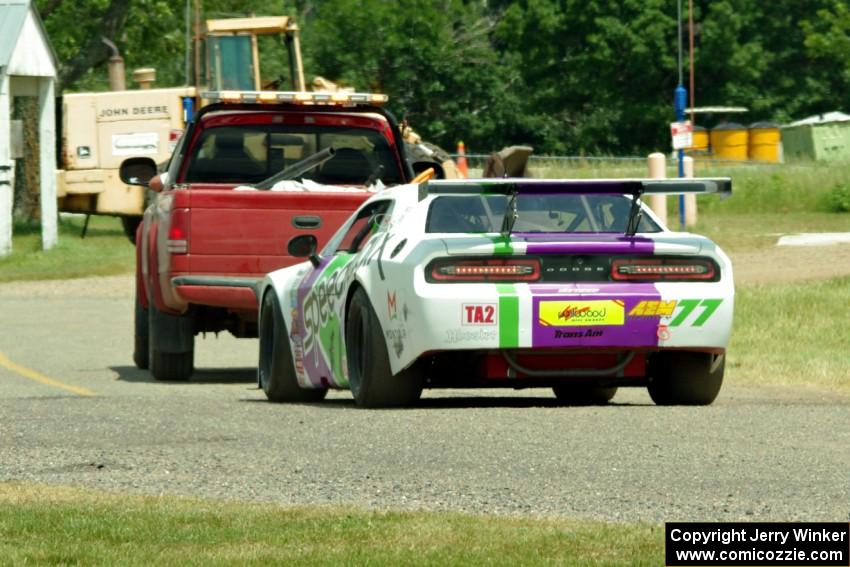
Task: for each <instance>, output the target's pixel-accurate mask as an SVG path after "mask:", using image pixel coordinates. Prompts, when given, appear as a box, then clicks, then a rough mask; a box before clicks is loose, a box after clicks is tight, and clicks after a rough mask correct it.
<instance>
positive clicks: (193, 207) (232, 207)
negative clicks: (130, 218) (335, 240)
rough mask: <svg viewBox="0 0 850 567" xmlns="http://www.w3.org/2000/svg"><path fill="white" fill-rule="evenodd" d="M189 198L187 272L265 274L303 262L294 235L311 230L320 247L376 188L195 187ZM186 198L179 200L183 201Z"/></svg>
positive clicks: (188, 193)
mask: <svg viewBox="0 0 850 567" xmlns="http://www.w3.org/2000/svg"><path fill="white" fill-rule="evenodd" d="M185 195H186V197H187V198H188V202H187V204H186V207H187V208H188V227H187V228H188V232H189V238H188V240H189V242H188V272H190V273H192V274H218V275H238V276H250V275H264V274H266V273H268V272H270V271H272V270H276V269H278V268H281V267H284V266H289V265H292V264H294V263H297V262H300V261H302V259H300V258H293V257H291V256H289V255H288V254H287V251H286V249H287V244H288V242H289V240H290V239H291V238H292V237H293V236H296V235H298V234H305V233H312V234H314V235H316V237H317V238H318V240H319V247H320V248H321V247H322V246H324V244H325V243H326V242H327V241H328V239H329V238H330V237H331V236H333V234H334V233H335V232H336V230H337V229H338V228H339V227H340V226H341V225H342V224H343V223H344V222H345V221H346V220H347V219H348V217H349V216H350V215H351V213H352V212H353V211H354V210H355V209H356V208H357V207H359V206H360V204H361V203H362V202H363V201H365V200H366V199H367V198H368V197H369V196H370V195H371V193H368V192H366V191H363V192H356V193H339V192H337V193H331V192H329V193H318V192H310V193H306V192H304V193H301V192H285V191H279V192H278V191H235V190H233V189H211V188H200V187H198V188H195V187H193V188H192V189H190V190H188V191H185ZM183 200H184V199H179V200H178V202H177V203H175V205H176V206H175V208H178V207H180V206H182V203H180V202H179V201H183Z"/></svg>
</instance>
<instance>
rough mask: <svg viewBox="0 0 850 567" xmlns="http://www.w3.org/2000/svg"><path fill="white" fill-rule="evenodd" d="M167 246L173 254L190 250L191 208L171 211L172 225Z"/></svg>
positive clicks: (169, 228) (169, 229)
mask: <svg viewBox="0 0 850 567" xmlns="http://www.w3.org/2000/svg"><path fill="white" fill-rule="evenodd" d="M165 246H166V248H167V249H168V252H170V253H171V254H185V253H187V252H188V251H189V209H174V210H173V211H171V225H170V226H169V227H168V239H167V240H166V242H165Z"/></svg>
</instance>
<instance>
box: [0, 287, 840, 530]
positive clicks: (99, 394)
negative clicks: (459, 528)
mask: <svg viewBox="0 0 850 567" xmlns="http://www.w3.org/2000/svg"><path fill="white" fill-rule="evenodd" d="M119 284H120V285H124V284H126V286H127V290H129V289H130V283H129V280H127V281H126V282H124V280H120V281H119ZM98 285H99V284H97V282H95V283H93V284H80V283H79V282H77V283H65V282H60V283H54V284H50V285H49V286H48V287H47V288H44V289H48V290H49V292H45V291H44V289H43V288H42V287H38V286H36V287H34V288H32V289H34V290H35V292H34V293H35V295H36V296H37V297H29V298H28V297H27V295H28V294H30V292H31V290H30V291H27V287H26V286H24V287H21V286H20V285H19V286H18V287H11V288H10V287H8V286H5V287H4V286H0V353H2V358H0V481H8V480H16V481H33V482H42V483H50V484H69V485H79V486H88V487H94V488H103V489H108V490H119V491H132V492H137V493H146V494H161V493H174V494H188V495H197V496H202V497H212V498H228V499H240V500H258V501H272V502H280V503H284V504H301V503H328V504H330V503H334V504H337V503H347V504H354V505H365V506H377V507H388V506H389V507H411V508H429V509H451V510H464V511H471V512H492V513H503V514H514V513H521V514H526V513H530V514H542V515H560V516H567V517H580V518H595V519H603V520H615V521H621V520H646V521H662V520H674V519H678V520H700V519H702V520H736V519H746V520H841V521H846V520H847V518H848V514H850V399H848V398H836V397H834V396H828V395H824V396H821V395H818V394H812V393H798V392H794V391H790V390H787V389H759V390H756V389H748V388H743V387H736V386H735V384H734V383H731V384H728V385H727V387H726V388H725V389H724V391H723V392H722V393H721V397H720V399H719V400H718V401H717V402H716V403H715V405H713V406H711V407H708V408H658V407H655V406H653V405H652V404H651V403H650V400H649V397H648V396H647V395H646V393H645V392H644V391H642V390H631V391H623V390H621V392H620V393H618V395H617V397H616V398H615V399H614V401H615V404H614V405H612V406H609V407H604V408H567V407H558V406H556V405H555V404H554V401H553V398H552V397H551V396H550V394H549V392H548V391H544V390H539V391H531V392H528V393H526V392H519V393H517V392H513V391H507V392H501V391H493V392H486V391H485V392H482V391H470V390H464V391H446V390H442V391H435V392H427V393H426V397H425V398H424V400H423V403H422V404H421V406H420V407H418V408H416V409H409V410H392V411H389V410H388V411H362V410H358V409H356V408H355V407H354V406H353V403H352V401H351V398H350V395H349V394H348V393H347V392H339V393H333V394H332V395H331V396H329V399H328V400H327V401H326V402H324V403H322V404H318V405H303V406H285V405H273V404H269V403H266V402H265V401H264V396H263V395H262V392H260V391H258V390H257V389H256V388H255V386H254V382H253V380H254V369H253V365H254V364H255V360H256V349H257V343H256V341H248V340H246V341H237V340H235V339H232V338H230V337H227V336H224V335H222V336H220V337H219V338H217V339H216V338H214V337H208V338H207V339H206V340H202V341H199V343H198V352H197V362H198V365H199V366H200V368H201V370H200V371H199V372H198V373H197V374H196V376H195V378H194V380H193V381H192V382H191V383H188V384H167V383H157V382H154V381H152V380H151V379H150V378H149V376H148V375H147V373H145V372H141V371H138V370H136V369H135V368H134V367H133V366H132V362H131V361H130V353H131V348H132V340H131V339H132V338H131V336H130V330H131V307H132V305H131V302H130V299H129V291H128V292H127V293H125V292H124V289H123V288H119V289H118V290H117V291H115V290H113V293H108V294H106V295H107V296H108V297H107V298H106V299H96V298H93V297H91V295H93V293H95V292H97V290H98ZM113 287H114V286H113ZM92 290H94V292H93V291H92ZM48 380H52V381H53V382H49V381H48ZM66 387H70V389H67V388H66ZM87 393H92V394H94V395H84V394H87Z"/></svg>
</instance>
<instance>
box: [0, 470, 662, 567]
mask: <svg viewBox="0 0 850 567" xmlns="http://www.w3.org/2000/svg"><path fill="white" fill-rule="evenodd" d="M662 562H663V527H662V526H659V525H650V524H605V523H599V522H582V521H570V520H560V519H532V518H504V517H494V516H472V515H462V514H457V513H442V512H391V511H364V510H358V509H353V508H341V507H310V508H284V507H279V506H273V505H261V504H239V503H229V502H210V501H201V500H190V499H184V498H176V497H159V498H157V497H139V496H128V495H110V494H106V493H101V492H93V491H87V490H80V489H72V488H63V487H48V486H36V485H26V484H17V483H0V565H23V564H30V563H35V564H65V565H72V564H82V565H92V564H108V565H150V564H157V565H246V564H248V565H375V566H381V565H388V566H395V565H512V566H513V565H565V564H581V565H626V564H629V565H659V564H661V563H662Z"/></svg>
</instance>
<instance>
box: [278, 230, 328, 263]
mask: <svg viewBox="0 0 850 567" xmlns="http://www.w3.org/2000/svg"><path fill="white" fill-rule="evenodd" d="M318 246H319V241H318V240H316V237H315V236H314V235H312V234H299V235H298V236H296V237H294V238H292V239H291V240H290V241H289V245H287V247H286V249H287V252H289V255H290V256H292V257H293V258H309V259H310V263H311V264H313V267H314V268H318V267H319V263H320V259H319V256H318V255H317V254H316V249H317V248H318Z"/></svg>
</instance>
